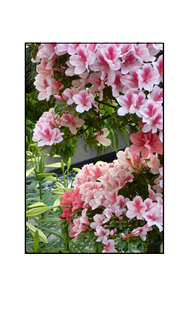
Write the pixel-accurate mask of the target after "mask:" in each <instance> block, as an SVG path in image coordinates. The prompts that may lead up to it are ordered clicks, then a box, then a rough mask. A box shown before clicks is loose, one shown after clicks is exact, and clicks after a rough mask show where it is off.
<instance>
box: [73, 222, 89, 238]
mask: <svg viewBox="0 0 188 320" xmlns="http://www.w3.org/2000/svg"><path fill="white" fill-rule="evenodd" d="M70 229H71V231H70V232H69V237H75V240H76V241H77V239H78V236H79V234H80V233H81V232H83V231H85V230H87V229H88V227H86V226H85V225H84V224H83V223H81V222H80V218H77V219H74V220H73V224H71V225H70Z"/></svg>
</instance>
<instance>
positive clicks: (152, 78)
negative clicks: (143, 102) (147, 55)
mask: <svg viewBox="0 0 188 320" xmlns="http://www.w3.org/2000/svg"><path fill="white" fill-rule="evenodd" d="M137 74H138V83H139V88H140V89H142V88H144V89H145V90H148V91H152V90H153V86H154V84H159V82H160V74H159V72H158V70H157V69H156V68H155V67H152V65H151V64H148V63H147V64H145V65H143V67H142V69H139V70H138V71H137Z"/></svg>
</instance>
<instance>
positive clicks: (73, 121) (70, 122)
mask: <svg viewBox="0 0 188 320" xmlns="http://www.w3.org/2000/svg"><path fill="white" fill-rule="evenodd" d="M61 119H62V122H61V126H64V127H68V128H69V130H70V131H71V133H72V134H76V133H77V130H76V128H80V127H81V126H83V124H84V123H85V121H84V120H83V119H80V118H79V117H73V115H72V114H69V113H65V114H63V116H62V117H61Z"/></svg>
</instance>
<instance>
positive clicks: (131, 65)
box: [121, 48, 142, 74]
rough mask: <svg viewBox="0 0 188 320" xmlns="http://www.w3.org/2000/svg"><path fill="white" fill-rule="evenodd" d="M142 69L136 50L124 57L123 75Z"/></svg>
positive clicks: (122, 64) (125, 54)
mask: <svg viewBox="0 0 188 320" xmlns="http://www.w3.org/2000/svg"><path fill="white" fill-rule="evenodd" d="M141 67H142V63H140V62H139V61H138V60H137V56H136V54H135V51H134V48H133V49H131V50H129V51H128V52H126V53H124V54H123V55H122V63H121V73H122V74H127V73H128V72H129V71H135V70H137V69H139V68H141Z"/></svg>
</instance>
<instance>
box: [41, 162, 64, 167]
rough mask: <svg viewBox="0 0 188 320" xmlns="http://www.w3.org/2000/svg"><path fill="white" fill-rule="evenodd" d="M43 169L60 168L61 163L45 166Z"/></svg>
mask: <svg viewBox="0 0 188 320" xmlns="http://www.w3.org/2000/svg"><path fill="white" fill-rule="evenodd" d="M45 167H46V168H61V162H56V163H51V164H46V165H45Z"/></svg>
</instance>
